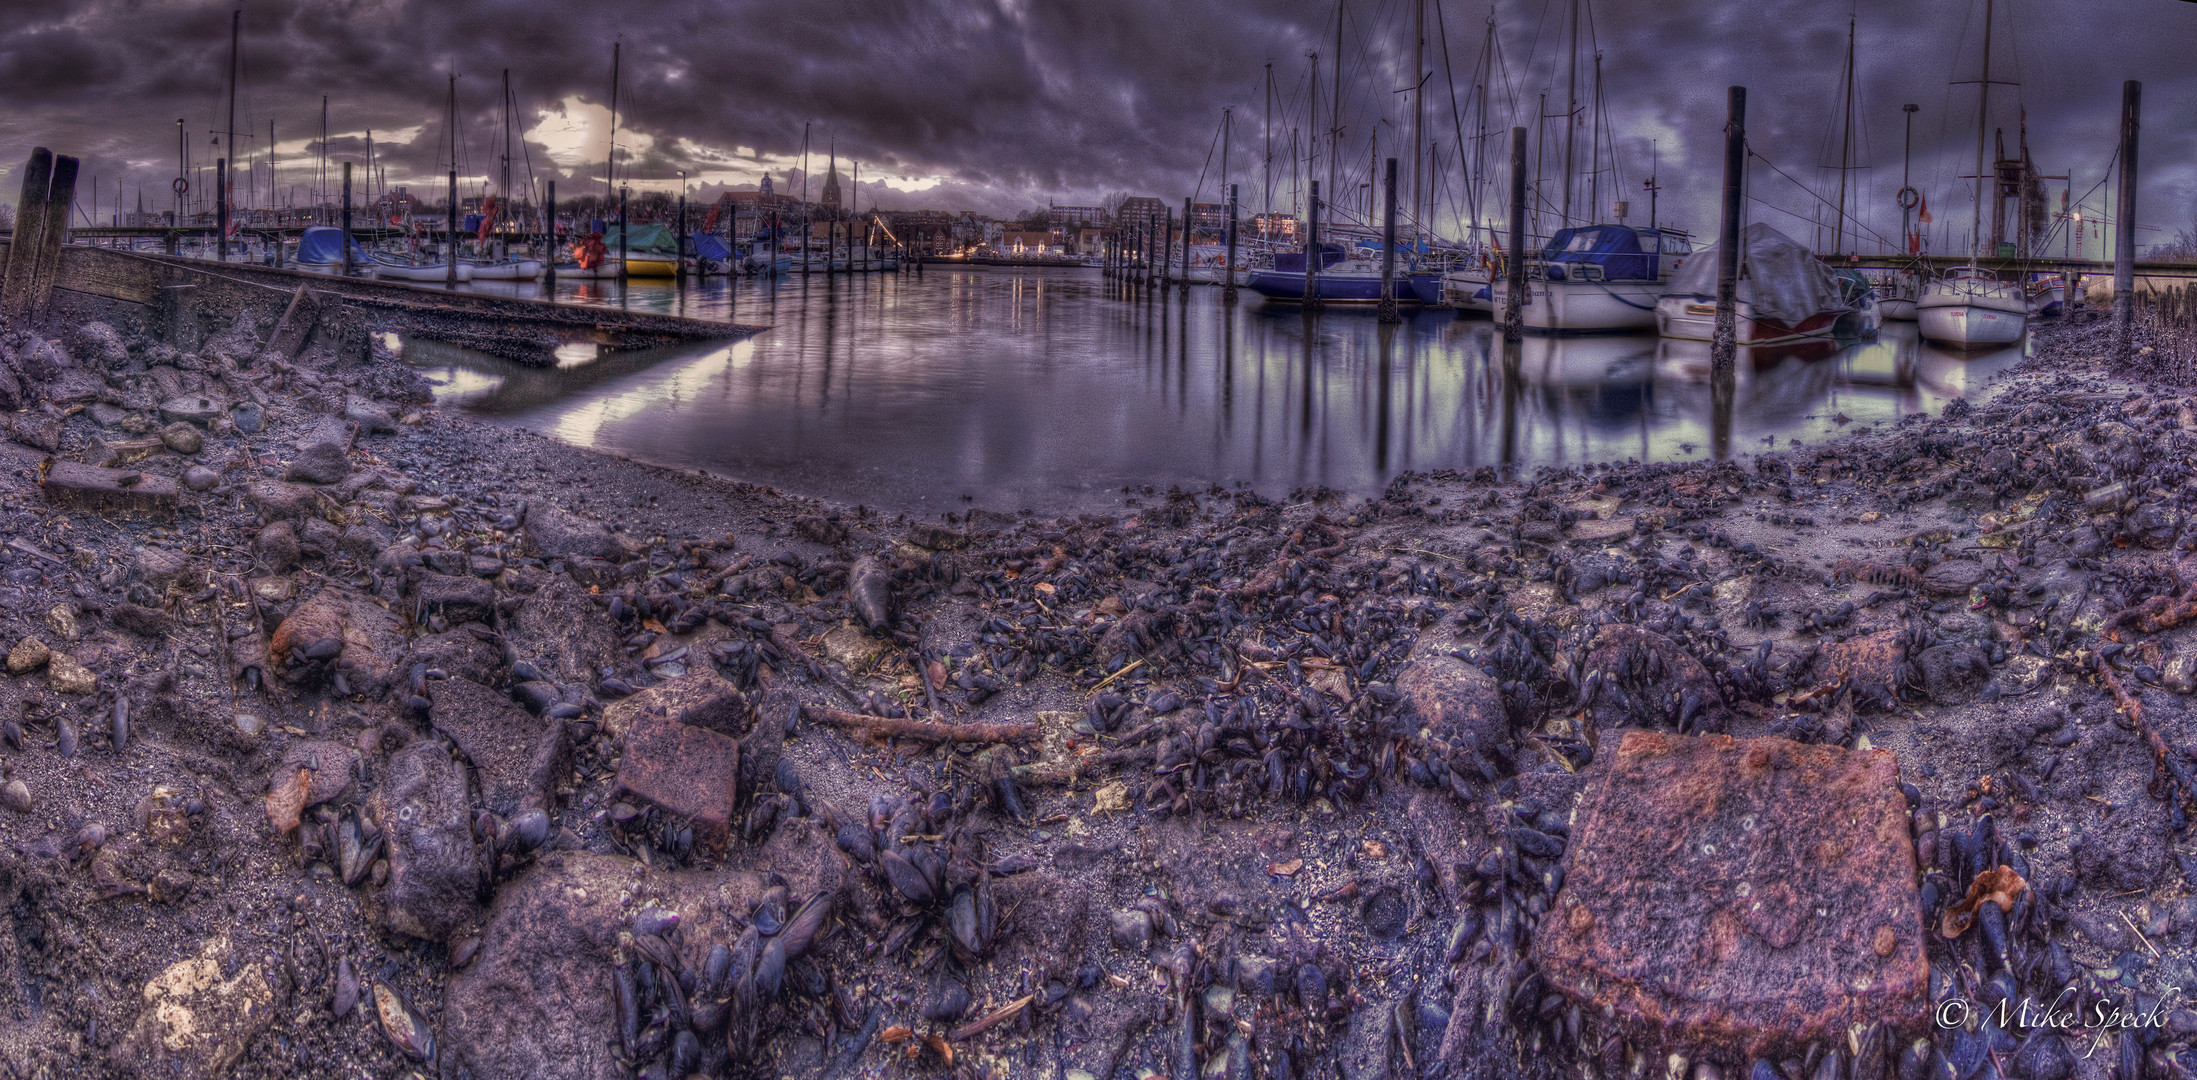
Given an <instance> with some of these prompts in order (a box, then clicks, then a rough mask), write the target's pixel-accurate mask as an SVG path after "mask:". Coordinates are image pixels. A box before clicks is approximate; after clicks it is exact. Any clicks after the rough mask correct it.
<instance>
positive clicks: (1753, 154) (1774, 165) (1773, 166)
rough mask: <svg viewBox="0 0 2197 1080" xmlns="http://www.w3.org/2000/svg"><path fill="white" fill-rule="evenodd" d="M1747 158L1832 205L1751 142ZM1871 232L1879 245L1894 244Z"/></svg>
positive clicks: (1815, 197) (1882, 235)
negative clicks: (1756, 150)
mask: <svg viewBox="0 0 2197 1080" xmlns="http://www.w3.org/2000/svg"><path fill="white" fill-rule="evenodd" d="M1747 156H1748V157H1751V158H1754V159H1755V160H1757V161H1760V162H1762V163H1763V164H1764V165H1768V166H1769V167H1770V171H1771V172H1774V173H1776V174H1778V175H1779V176H1782V177H1784V178H1785V179H1787V180H1791V181H1792V182H1793V186H1794V187H1797V188H1799V189H1800V190H1802V191H1804V192H1807V194H1808V197H1809V198H1811V199H1814V200H1815V201H1817V202H1819V203H1823V204H1824V205H1825V206H1829V205H1831V204H1830V202H1829V201H1828V200H1826V199H1825V198H1824V197H1823V196H1822V195H1819V194H1817V193H1816V191H1815V189H1814V188H1811V187H1809V186H1808V185H1806V184H1803V183H1801V182H1800V181H1799V180H1797V179H1794V177H1793V174H1791V173H1789V172H1786V171H1785V170H1783V169H1780V168H1778V167H1777V162H1774V161H1771V160H1770V159H1769V158H1766V157H1763V156H1762V155H1761V154H1758V153H1756V152H1755V148H1754V144H1753V143H1752V142H1749V143H1748V145H1747ZM1763 205H1765V206H1767V205H1769V204H1767V203H1765V204H1763ZM1787 213H1791V211H1787ZM1793 216H1794V217H1801V215H1799V214H1793ZM1803 220H1807V219H1805V218H1804V219H1803ZM1869 232H1870V234H1871V235H1873V236H1875V237H1876V239H1877V242H1878V243H1880V244H1886V245H1889V244H1891V242H1892V241H1891V240H1889V239H1887V238H1886V237H1885V236H1884V234H1882V233H1879V232H1877V231H1876V230H1875V229H1870V230H1869Z"/></svg>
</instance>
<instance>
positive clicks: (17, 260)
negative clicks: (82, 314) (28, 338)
mask: <svg viewBox="0 0 2197 1080" xmlns="http://www.w3.org/2000/svg"><path fill="white" fill-rule="evenodd" d="M52 183H53V151H51V150H48V149H46V148H45V147H43V146H41V147H38V148H36V149H34V150H32V151H31V159H30V163H29V164H28V165H26V166H24V168H23V195H22V197H21V198H19V199H17V200H16V203H15V236H14V238H13V239H12V240H11V241H10V242H9V244H8V265H7V272H6V275H5V278H4V279H0V317H5V318H6V319H7V320H8V321H9V322H11V323H12V322H20V321H22V320H23V319H26V318H29V317H30V312H31V288H32V285H33V284H34V283H35V279H36V278H37V276H38V271H37V269H36V267H37V264H38V248H39V240H40V238H41V237H43V236H44V234H45V231H46V215H45V214H44V213H42V212H41V211H42V209H43V208H44V207H45V205H46V188H47V187H49V186H51V184H52Z"/></svg>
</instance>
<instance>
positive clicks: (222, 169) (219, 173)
mask: <svg viewBox="0 0 2197 1080" xmlns="http://www.w3.org/2000/svg"><path fill="white" fill-rule="evenodd" d="M214 208H215V214H216V218H215V221H214V258H215V260H216V261H219V262H228V261H229V159H228V158H215V159H214Z"/></svg>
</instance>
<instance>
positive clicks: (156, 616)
mask: <svg viewBox="0 0 2197 1080" xmlns="http://www.w3.org/2000/svg"><path fill="white" fill-rule="evenodd" d="M107 619H108V620H109V621H111V622H113V623H114V624H115V625H116V626H119V627H121V628H122V629H124V630H127V631H129V632H130V633H133V634H136V635H138V636H140V637H149V638H164V637H166V636H168V635H169V634H170V633H172V632H174V630H175V626H176V622H175V616H173V615H170V614H168V613H167V612H165V611H159V610H156V609H154V608H149V607H141V606H139V605H137V604H132V603H129V602H127V601H125V602H123V603H120V604H116V605H115V606H114V607H112V608H110V609H108V611H107Z"/></svg>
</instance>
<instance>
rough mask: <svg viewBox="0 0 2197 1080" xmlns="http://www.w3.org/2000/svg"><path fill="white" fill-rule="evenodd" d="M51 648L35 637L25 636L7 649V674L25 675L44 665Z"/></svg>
mask: <svg viewBox="0 0 2197 1080" xmlns="http://www.w3.org/2000/svg"><path fill="white" fill-rule="evenodd" d="M52 656H53V650H52V649H51V648H49V647H47V645H46V643H45V642H43V641H40V640H38V638H36V637H26V638H24V639H23V640H21V641H18V642H16V643H15V647H14V648H12V649H9V650H8V674H10V675H27V674H29V673H31V672H33V671H37V670H38V669H39V668H42V667H45V666H46V661H47V659H48V658H50V657H52Z"/></svg>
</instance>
